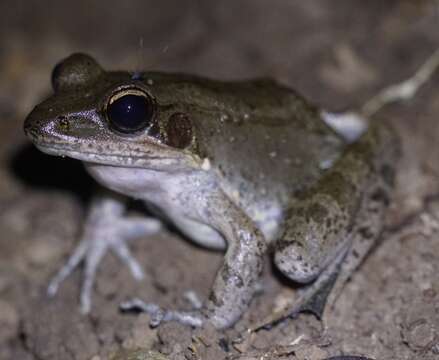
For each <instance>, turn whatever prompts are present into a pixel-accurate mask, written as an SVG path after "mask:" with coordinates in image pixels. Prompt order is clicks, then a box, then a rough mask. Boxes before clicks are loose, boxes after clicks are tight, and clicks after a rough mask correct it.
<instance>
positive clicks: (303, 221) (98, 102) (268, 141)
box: [25, 54, 398, 328]
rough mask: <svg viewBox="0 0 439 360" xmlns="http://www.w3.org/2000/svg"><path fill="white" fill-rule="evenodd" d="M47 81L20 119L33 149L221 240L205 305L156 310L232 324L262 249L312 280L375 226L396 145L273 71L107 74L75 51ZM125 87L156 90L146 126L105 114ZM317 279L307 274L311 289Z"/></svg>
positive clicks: (210, 240) (359, 246) (185, 227)
mask: <svg viewBox="0 0 439 360" xmlns="http://www.w3.org/2000/svg"><path fill="white" fill-rule="evenodd" d="M53 85H54V90H55V94H54V95H53V96H52V97H50V98H49V99H47V100H46V101H44V102H43V103H41V104H40V105H38V106H37V107H35V109H34V110H33V111H32V113H31V114H30V115H29V116H28V118H27V119H26V122H25V132H26V134H27V135H28V136H29V138H30V139H31V140H32V141H33V142H34V143H35V144H36V146H37V147H38V148H40V149H41V150H42V151H45V152H47V153H49V154H54V155H64V156H70V157H73V158H76V159H79V160H82V161H84V163H85V164H86V168H87V169H88V171H89V172H90V174H91V175H92V176H93V177H95V179H96V180H97V181H98V182H100V183H101V184H103V185H104V186H106V187H108V188H110V189H111V190H113V191H116V192H119V193H122V194H125V195H128V196H131V197H134V198H139V199H143V200H144V201H145V202H147V203H148V204H153V205H154V206H155V207H156V208H159V209H160V212H161V213H163V214H165V215H166V216H167V217H168V218H170V219H171V220H172V221H173V222H174V223H175V224H176V225H177V226H178V227H179V228H180V229H181V230H182V231H183V232H185V233H186V234H187V235H188V236H189V237H191V238H192V239H193V240H194V241H196V242H198V243H200V244H203V245H206V246H209V247H212V248H224V247H226V248H227V251H226V255H225V257H224V263H223V265H222V266H221V268H220V269H219V271H218V274H217V277H216V280H215V282H214V284H213V287H212V293H211V296H210V299H209V301H207V302H206V305H205V307H204V308H203V309H202V310H201V311H200V312H193V313H187V314H186V313H179V314H178V316H175V317H172V316H168V317H166V316H163V320H166V319H173V318H177V319H178V320H181V321H183V322H186V323H189V324H192V325H202V324H203V322H204V321H206V320H207V321H210V322H211V323H213V325H214V326H216V327H218V328H224V327H228V326H230V325H232V324H233V323H234V322H235V321H236V320H238V319H239V317H240V316H241V315H242V313H243V312H244V311H245V310H246V309H247V308H248V305H249V303H250V301H251V299H252V297H253V295H254V293H255V291H256V289H257V287H258V286H257V285H258V280H259V278H260V275H261V272H262V267H263V266H262V263H263V258H264V254H266V252H267V251H268V250H269V249H272V250H273V252H274V259H275V263H276V265H277V266H278V267H279V269H280V270H281V271H282V272H283V273H284V274H286V275H287V276H288V277H290V278H291V279H292V280H295V281H299V282H303V283H311V282H312V281H313V280H315V279H316V278H317V279H318V278H323V277H324V276H323V275H325V274H326V275H328V274H327V273H330V274H333V273H335V272H337V273H339V270H340V266H341V263H343V264H352V265H345V266H344V270H343V272H342V274H343V276H340V278H341V279H343V281H345V280H346V278H347V277H348V276H349V274H350V273H351V272H352V271H353V269H354V268H355V267H356V265H357V264H358V263H359V261H360V260H361V259H362V258H363V257H364V256H365V254H366V253H367V251H368V250H369V248H370V246H371V245H372V244H373V242H374V240H375V239H376V238H377V236H378V234H379V231H380V229H381V227H382V214H383V212H384V210H385V208H386V207H387V205H388V201H389V193H390V189H391V187H392V184H393V173H394V166H395V163H396V160H397V157H398V151H397V145H396V144H397V140H396V137H395V136H394V134H393V132H392V131H391V130H390V129H388V128H387V127H384V126H374V127H372V128H370V129H369V130H368V131H367V132H366V133H365V134H364V135H363V136H362V137H360V138H359V139H358V140H357V141H356V142H354V143H352V144H349V145H348V144H347V142H346V141H345V140H344V139H343V137H342V136H341V135H339V134H337V133H336V132H335V131H333V130H332V129H331V128H329V127H328V126H327V125H326V124H325V123H324V122H323V121H322V119H321V117H320V111H319V110H318V109H316V108H315V107H313V106H311V105H309V104H308V103H307V102H306V101H305V100H304V99H303V98H302V97H300V96H299V95H298V94H297V93H295V92H294V91H292V90H290V89H288V88H286V87H283V86H280V85H278V84H277V83H275V82H273V81H271V80H254V81H245V82H220V81H213V80H208V79H204V78H200V77H194V76H188V75H182V74H163V73H157V72H151V73H141V74H131V73H128V72H105V71H104V70H102V68H101V67H100V66H99V65H98V64H97V63H96V62H95V61H94V60H93V59H92V58H90V57H88V56H86V55H82V54H74V55H72V56H71V57H69V58H67V59H66V60H64V61H63V62H62V63H60V64H59V65H58V66H57V68H56V69H55V71H54V74H53ZM133 90H134V91H142V92H145V93H146V94H148V95H149V96H150V97H151V98H152V99H153V102H154V108H155V109H154V118H153V120H152V122H151V126H150V127H149V128H148V129H146V130H144V131H142V132H140V133H136V134H131V135H126V134H125V135H122V134H119V133H117V132H115V131H114V130H112V129H111V127H110V126H109V125H108V120H107V118H106V115H105V114H106V106H107V104H108V102H109V99H110V98H111V97H112V96H114V94H118V93H120V92H129V91H133ZM374 214H375V215H374ZM377 214H378V215H377ZM119 216H120V215H119ZM359 219H363V220H365V219H372V221H365V222H364V223H358V221H359ZM93 226H94V227H96V225H93ZM120 233H121V232H120V231H119V232H118V234H119V235H120V237H121V238H123V234H120ZM140 233H145V231H143V232H142V231H140V232H139V233H138V234H140ZM97 236H98V234H97ZM91 242H92V241H91V240H90V241H89V242H88V243H91ZM364 244H366V245H364ZM117 249H119V247H116V251H117ZM346 254H350V255H352V256H351V257H352V258H354V259H357V260H355V261H352V262H349V261H348V260H347V259H348V258H347V257H346V256H345V255H346ZM101 256H102V255H101ZM82 257H84V258H85V257H86V254H85V253H84V254H82ZM82 257H77V258H76V260H77V261H76V262H72V264H71V265H72V266H70V269H69V270H70V271H71V270H72V268H73V267H74V266H76V265H77V263H78V262H79V261H80V259H82ZM89 262H90V261H89ZM93 262H94V263H96V261H95V260H93ZM334 262H337V265H340V266H337V267H336V268H337V271H335V270H334V268H333V267H331V266H330V264H332V263H334ZM86 263H87V259H86ZM131 264H132V263H131ZM73 265H74V266H73ZM86 265H87V264H86ZM96 266H97V265H96ZM96 266H95V267H96ZM65 273H67V272H66V271H65ZM330 274H329V275H330ZM64 277H65V276H64ZM64 277H62V278H64ZM86 280H87V279H86ZM88 281H89V285H88V288H91V284H92V279H91V280H90V279H89V280H88ZM339 283H340V282H339ZM319 286H320V285H319V282H318V281H314V283H312V285H310V286H309V287H308V288H309V289H310V290H309V291H308V295H309V296H308V297H312V296H315V295H316V294H317V293H318V290H319ZM335 286H336V288H337V283H336V284H335ZM338 287H340V286H338ZM304 301H305V302H306V301H308V302H309V299H308V298H307V299H305V300H304Z"/></svg>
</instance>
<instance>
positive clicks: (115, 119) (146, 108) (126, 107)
mask: <svg viewBox="0 0 439 360" xmlns="http://www.w3.org/2000/svg"><path fill="white" fill-rule="evenodd" d="M106 114H107V119H108V121H109V123H110V126H111V127H112V128H113V129H115V130H116V131H119V132H121V133H125V134H129V133H134V132H137V131H140V130H143V129H145V128H147V127H149V126H151V125H152V117H153V104H152V101H151V99H150V97H149V96H148V95H147V94H146V93H144V92H143V91H141V90H128V91H124V92H122V93H119V94H116V95H113V97H112V98H111V99H110V101H109V102H108V105H107V109H106Z"/></svg>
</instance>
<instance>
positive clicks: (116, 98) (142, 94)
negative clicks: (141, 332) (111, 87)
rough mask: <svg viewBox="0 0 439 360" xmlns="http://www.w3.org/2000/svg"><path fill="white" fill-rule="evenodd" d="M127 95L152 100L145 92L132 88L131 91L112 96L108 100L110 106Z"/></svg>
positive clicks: (127, 90) (122, 91) (123, 91)
mask: <svg viewBox="0 0 439 360" xmlns="http://www.w3.org/2000/svg"><path fill="white" fill-rule="evenodd" d="M127 95H135V96H143V97H144V98H146V99H148V100H150V99H149V96H148V94H146V93H145V92H144V91H143V90H140V89H136V88H131V89H123V90H121V91H118V92H117V93H115V94H114V95H112V96H111V97H110V99H109V100H108V105H111V104H112V103H113V102H115V101H116V100H118V99H120V98H122V97H124V96H127Z"/></svg>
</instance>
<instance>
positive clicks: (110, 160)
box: [34, 142, 198, 171]
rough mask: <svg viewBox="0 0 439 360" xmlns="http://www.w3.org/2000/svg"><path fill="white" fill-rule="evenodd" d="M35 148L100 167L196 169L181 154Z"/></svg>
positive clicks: (192, 161)
mask: <svg viewBox="0 0 439 360" xmlns="http://www.w3.org/2000/svg"><path fill="white" fill-rule="evenodd" d="M34 144H35V146H36V148H37V149H38V150H40V151H41V152H43V153H45V154H48V155H52V156H61V157H69V158H72V159H76V160H80V161H84V162H87V163H96V164H101V165H109V166H117V167H132V168H147V169H151V170H159V171H160V170H161V171H163V170H169V169H172V170H176V169H179V168H187V167H197V164H198V161H196V159H194V158H193V157H189V156H187V155H186V156H183V154H181V153H180V154H178V153H177V154H175V153H173V154H164V153H157V154H154V155H153V154H148V153H133V152H132V153H129V154H120V153H98V152H95V151H90V150H85V149H80V150H77V149H72V148H69V147H66V145H65V144H62V145H61V144H51V143H50V144H49V143H41V142H39V143H37V142H34Z"/></svg>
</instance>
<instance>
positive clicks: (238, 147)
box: [194, 80, 345, 237]
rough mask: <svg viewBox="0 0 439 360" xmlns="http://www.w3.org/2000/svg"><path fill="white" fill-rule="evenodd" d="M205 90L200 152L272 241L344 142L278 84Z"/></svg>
mask: <svg viewBox="0 0 439 360" xmlns="http://www.w3.org/2000/svg"><path fill="white" fill-rule="evenodd" d="M201 86H202V87H204V89H203V90H199V91H200V93H202V94H203V98H202V100H201V101H198V102H197V111H195V112H194V116H195V117H196V118H195V119H194V120H195V127H196V136H197V145H198V151H199V154H200V156H202V157H204V158H207V159H209V162H210V165H211V166H212V168H213V170H214V171H216V172H217V174H218V176H219V177H220V178H221V181H220V184H221V186H222V187H223V189H224V191H225V192H226V193H227V194H228V195H229V196H230V197H231V198H232V199H233V200H234V201H235V202H236V203H238V204H239V206H240V207H241V208H243V209H245V210H246V211H247V213H248V214H249V216H250V217H251V218H253V220H255V221H256V222H260V223H261V224H264V225H263V226H262V227H263V228H264V226H265V227H266V231H264V232H265V233H266V235H267V234H268V236H269V237H272V236H274V233H275V232H276V229H277V228H278V226H277V225H278V224H279V223H280V221H281V218H282V213H283V211H284V209H285V208H286V207H287V206H288V204H289V203H290V201H291V198H292V197H294V196H295V194H297V193H298V192H301V191H304V190H306V189H307V188H309V187H310V186H312V185H313V184H314V183H315V182H316V181H317V180H318V179H319V178H320V177H321V175H322V173H323V172H324V171H325V170H326V169H328V168H329V167H331V165H332V163H333V162H334V161H335V160H336V159H337V158H338V157H339V155H340V153H341V152H342V149H343V148H344V145H345V144H344V142H343V140H342V139H341V138H340V137H339V136H338V135H337V134H336V133H335V132H334V131H333V130H332V129H330V128H329V127H328V126H327V125H326V124H325V123H324V122H323V121H322V120H321V117H320V111H319V110H318V109H317V108H316V107H314V106H312V105H310V104H308V103H307V102H306V101H305V100H304V99H303V98H302V97H301V96H300V95H298V94H297V93H295V92H294V91H292V90H290V89H288V88H286V87H283V86H280V85H278V84H276V83H275V82H273V81H270V80H256V81H250V82H237V83H216V82H215V83H213V84H211V83H209V82H207V83H206V84H202V85H201ZM208 104H209V105H210V106H208ZM212 104H213V106H212Z"/></svg>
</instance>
